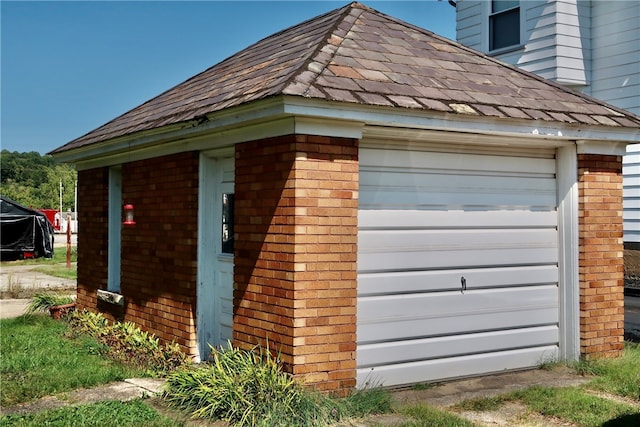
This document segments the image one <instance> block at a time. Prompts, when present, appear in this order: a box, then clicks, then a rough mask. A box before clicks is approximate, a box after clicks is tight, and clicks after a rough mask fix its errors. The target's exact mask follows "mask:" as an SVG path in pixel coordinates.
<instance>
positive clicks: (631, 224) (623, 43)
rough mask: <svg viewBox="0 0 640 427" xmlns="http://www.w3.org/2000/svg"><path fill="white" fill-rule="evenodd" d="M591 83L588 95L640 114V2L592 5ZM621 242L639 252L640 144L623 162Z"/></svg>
mask: <svg viewBox="0 0 640 427" xmlns="http://www.w3.org/2000/svg"><path fill="white" fill-rule="evenodd" d="M592 14H593V18H592V30H591V31H592V34H593V62H592V66H593V81H592V83H591V86H590V88H589V94H590V95H591V96H593V97H595V98H598V99H602V100H605V101H607V102H609V103H611V104H613V105H615V106H617V107H620V108H624V109H626V110H628V111H631V112H633V113H636V114H640V24H639V23H640V2H637V1H594V2H592ZM622 173H623V175H624V180H623V187H624V241H625V244H626V245H627V246H628V247H634V248H636V249H640V144H634V145H630V146H628V147H627V155H626V156H625V157H624V160H623V170H622Z"/></svg>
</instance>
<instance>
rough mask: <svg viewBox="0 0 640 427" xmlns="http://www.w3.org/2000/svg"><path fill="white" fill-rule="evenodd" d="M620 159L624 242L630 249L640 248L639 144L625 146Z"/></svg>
mask: <svg viewBox="0 0 640 427" xmlns="http://www.w3.org/2000/svg"><path fill="white" fill-rule="evenodd" d="M622 161H623V163H622V174H623V175H624V177H623V192H624V203H623V206H624V242H625V246H626V247H628V248H630V249H640V144H634V145H630V146H627V155H626V156H624V158H623V160H622Z"/></svg>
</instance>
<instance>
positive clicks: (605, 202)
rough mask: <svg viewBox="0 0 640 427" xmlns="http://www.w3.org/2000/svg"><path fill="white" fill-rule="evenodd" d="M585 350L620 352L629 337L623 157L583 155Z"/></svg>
mask: <svg viewBox="0 0 640 427" xmlns="http://www.w3.org/2000/svg"><path fill="white" fill-rule="evenodd" d="M578 193H579V202H578V216H579V240H580V248H579V277H580V351H581V354H582V355H584V356H592V357H602V356H604V357H609V356H617V355H619V354H620V351H621V350H622V349H623V341H624V276H623V275H624V272H623V269H624V266H623V256H622V255H623V242H622V227H623V224H622V157H620V156H605V155H593V154H580V155H578Z"/></svg>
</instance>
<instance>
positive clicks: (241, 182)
mask: <svg viewBox="0 0 640 427" xmlns="http://www.w3.org/2000/svg"><path fill="white" fill-rule="evenodd" d="M235 186H236V189H235V199H234V203H235V233H236V243H235V245H236V246H235V269H234V282H235V285H234V286H235V288H234V320H233V339H234V344H235V345H237V346H239V347H243V348H250V347H251V346H254V345H256V344H260V345H265V344H266V343H267V341H268V343H269V346H270V348H271V349H273V350H276V351H279V352H280V355H281V358H282V360H283V362H284V365H285V368H286V369H287V371H288V372H290V373H291V374H293V375H294V376H295V377H297V378H299V379H300V380H301V381H303V382H304V384H306V385H310V386H313V387H314V388H316V389H318V390H322V391H326V392H332V393H337V394H345V393H347V392H348V391H349V390H351V389H353V388H354V387H355V384H356V358H355V354H356V301H357V295H356V293H357V289H356V286H357V272H356V258H357V214H358V142H357V140H355V139H349V138H334V137H320V136H308V135H288V136H284V137H277V138H271V139H267V140H261V141H254V142H247V143H243V144H239V145H237V146H236V181H235Z"/></svg>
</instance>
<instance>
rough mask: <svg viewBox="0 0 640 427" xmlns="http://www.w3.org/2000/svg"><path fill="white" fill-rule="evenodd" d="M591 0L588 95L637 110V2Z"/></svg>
mask: <svg viewBox="0 0 640 427" xmlns="http://www.w3.org/2000/svg"><path fill="white" fill-rule="evenodd" d="M592 4H593V9H592V13H593V20H592V25H593V29H592V32H593V81H592V82H591V89H590V93H589V94H590V95H591V96H593V97H595V98H598V99H603V100H605V101H607V102H610V103H611V104H613V105H616V106H618V107H620V108H624V109H626V110H629V111H631V112H633V113H636V114H640V2H637V1H606V2H605V1H595V2H592Z"/></svg>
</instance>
